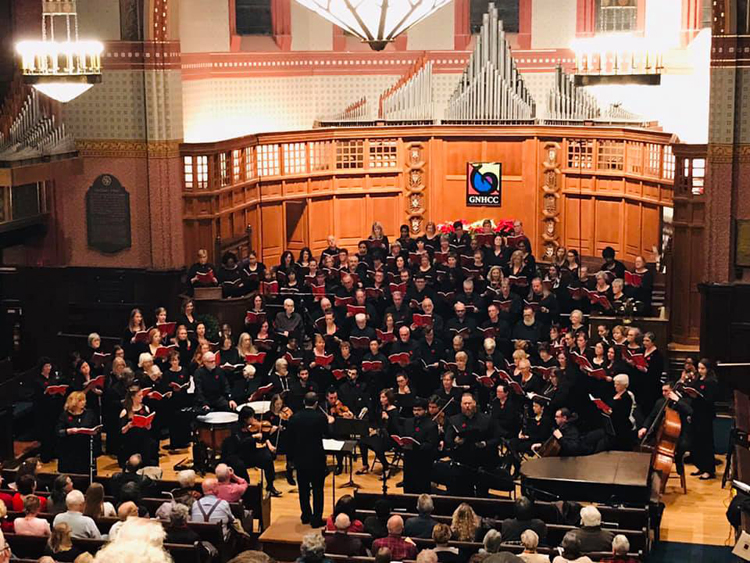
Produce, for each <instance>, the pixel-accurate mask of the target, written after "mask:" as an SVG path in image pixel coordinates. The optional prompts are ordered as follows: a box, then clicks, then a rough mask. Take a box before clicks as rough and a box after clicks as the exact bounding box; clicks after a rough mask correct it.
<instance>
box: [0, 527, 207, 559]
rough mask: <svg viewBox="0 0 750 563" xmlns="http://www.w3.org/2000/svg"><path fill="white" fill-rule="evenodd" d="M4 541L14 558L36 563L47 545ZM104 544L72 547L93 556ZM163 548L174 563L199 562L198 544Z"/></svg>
mask: <svg viewBox="0 0 750 563" xmlns="http://www.w3.org/2000/svg"><path fill="white" fill-rule="evenodd" d="M5 540H6V541H7V542H8V545H10V548H11V551H12V552H13V554H14V555H15V556H16V557H18V558H21V559H22V560H23V559H26V560H29V561H36V560H37V559H39V558H40V557H41V556H42V555H44V548H45V546H46V545H47V538H46V537H45V536H28V535H21V534H5ZM106 544H107V540H94V539H88V538H87V539H84V538H73V545H74V546H76V547H77V548H78V549H81V550H82V551H88V552H89V553H91V554H95V553H96V552H97V551H99V550H100V549H101V548H102V547H104V546H105V545H106ZM164 548H165V549H166V550H167V551H168V552H169V554H170V555H171V556H172V559H174V562H175V563H199V562H200V548H199V546H198V544H192V545H187V544H185V545H182V544H171V543H166V544H164ZM14 561H15V560H14Z"/></svg>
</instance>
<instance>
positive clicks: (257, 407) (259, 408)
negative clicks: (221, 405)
mask: <svg viewBox="0 0 750 563" xmlns="http://www.w3.org/2000/svg"><path fill="white" fill-rule="evenodd" d="M242 407H252V408H253V410H254V411H255V414H256V415H258V416H260V415H262V414H266V413H267V412H268V411H270V410H271V401H251V402H249V403H245V404H244V405H238V406H237V412H239V411H241V410H242Z"/></svg>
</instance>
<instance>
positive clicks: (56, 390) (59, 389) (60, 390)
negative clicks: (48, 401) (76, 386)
mask: <svg viewBox="0 0 750 563" xmlns="http://www.w3.org/2000/svg"><path fill="white" fill-rule="evenodd" d="M67 392H68V385H50V386H48V387H47V388H46V389H45V390H44V394H45V395H65V393H67Z"/></svg>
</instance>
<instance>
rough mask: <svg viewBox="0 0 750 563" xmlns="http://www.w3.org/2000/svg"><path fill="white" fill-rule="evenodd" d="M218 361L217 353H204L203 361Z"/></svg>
mask: <svg viewBox="0 0 750 563" xmlns="http://www.w3.org/2000/svg"><path fill="white" fill-rule="evenodd" d="M215 361H216V354H214V353H213V352H206V353H205V354H203V362H215Z"/></svg>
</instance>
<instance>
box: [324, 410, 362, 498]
mask: <svg viewBox="0 0 750 563" xmlns="http://www.w3.org/2000/svg"><path fill="white" fill-rule="evenodd" d="M369 430H370V423H369V422H368V421H366V420H360V419H358V418H342V417H337V418H336V419H335V420H334V421H333V435H334V436H340V437H342V438H343V439H344V440H346V441H347V442H349V441H353V442H352V448H351V451H350V452H349V451H345V452H343V453H345V454H348V457H349V481H347V482H346V483H344V484H343V485H341V486H342V487H351V488H354V489H358V488H359V485H358V484H357V483H355V482H354V446H355V445H356V442H357V441H359V439H360V438H361V437H362V436H367V435H368V434H369Z"/></svg>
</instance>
